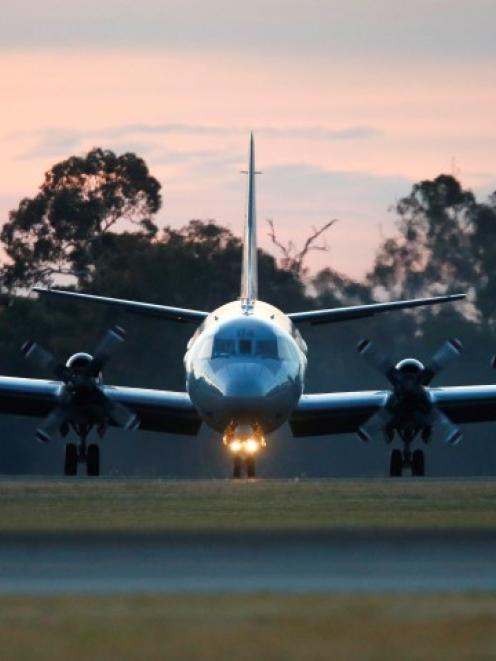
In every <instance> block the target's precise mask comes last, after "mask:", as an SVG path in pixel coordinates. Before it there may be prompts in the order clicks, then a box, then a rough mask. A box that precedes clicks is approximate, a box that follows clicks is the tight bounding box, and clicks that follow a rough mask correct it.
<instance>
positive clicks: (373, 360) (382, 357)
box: [357, 339, 395, 381]
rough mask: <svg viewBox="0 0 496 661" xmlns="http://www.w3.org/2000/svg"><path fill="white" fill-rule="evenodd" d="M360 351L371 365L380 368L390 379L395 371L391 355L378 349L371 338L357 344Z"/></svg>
mask: <svg viewBox="0 0 496 661" xmlns="http://www.w3.org/2000/svg"><path fill="white" fill-rule="evenodd" d="M357 350H358V353H359V354H360V355H361V356H362V357H363V358H365V360H366V361H367V362H368V364H369V365H371V366H372V367H375V369H377V370H379V372H381V374H384V376H386V377H387V378H388V379H389V380H390V381H391V379H392V376H393V374H394V372H395V367H394V364H393V362H392V360H391V356H390V355H389V354H387V353H386V352H384V351H381V350H380V349H378V348H377V347H376V346H375V345H374V344H373V343H372V342H371V341H370V340H367V339H364V340H360V342H359V343H358V344H357Z"/></svg>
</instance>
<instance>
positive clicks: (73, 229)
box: [0, 149, 161, 290]
mask: <svg viewBox="0 0 496 661" xmlns="http://www.w3.org/2000/svg"><path fill="white" fill-rule="evenodd" d="M160 205H161V197H160V183H159V182H158V181H157V180H156V179H155V178H154V177H152V176H151V175H150V173H149V171H148V167H147V165H146V163H145V162H144V161H143V159H141V158H139V157H138V156H136V155H135V154H132V153H127V154H123V155H122V156H116V154H114V153H113V152H112V151H109V150H102V149H93V150H91V151H90V152H89V153H88V154H86V155H85V156H82V157H79V156H72V157H71V158H68V159H67V160H65V161H62V162H60V163H57V164H56V165H54V166H53V167H52V168H51V170H49V171H48V172H47V173H46V175H45V180H44V182H43V184H42V185H41V187H40V190H39V193H38V194H37V195H36V196H35V197H33V198H24V199H23V200H21V202H20V204H19V206H18V208H17V209H15V210H13V211H11V212H10V215H9V220H8V222H7V223H5V225H4V226H3V228H2V231H1V233H0V239H1V240H2V242H3V244H4V247H5V252H6V253H7V255H8V257H9V258H10V263H8V264H7V265H5V266H4V267H3V269H2V282H3V285H4V286H5V287H6V288H7V289H9V290H11V289H12V288H14V287H29V286H32V285H34V284H40V283H43V284H48V283H50V282H51V281H52V278H53V276H54V275H55V274H62V275H72V276H75V277H76V278H77V280H78V281H79V283H83V282H85V281H86V280H87V279H88V276H89V272H90V270H91V268H92V265H93V262H94V258H95V254H96V251H97V250H98V243H99V242H100V241H101V239H102V237H105V236H107V235H109V234H110V233H112V232H115V231H116V229H117V228H120V229H123V228H126V227H129V226H130V225H137V226H138V232H139V233H141V234H143V235H145V236H148V237H153V236H154V235H155V234H156V232H157V227H156V226H155V224H154V223H153V221H152V219H151V218H152V216H153V215H154V214H155V213H156V212H157V211H158V210H159V208H160Z"/></svg>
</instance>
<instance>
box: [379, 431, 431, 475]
mask: <svg viewBox="0 0 496 661" xmlns="http://www.w3.org/2000/svg"><path fill="white" fill-rule="evenodd" d="M416 435H417V432H416V431H415V432H401V433H400V437H401V440H402V441H403V445H404V448H403V451H401V450H397V449H395V450H391V456H390V463H389V475H390V476H391V477H401V476H402V474H403V469H404V468H409V469H410V470H411V472H412V477H424V475H425V456H424V451H423V450H414V451H413V452H412V451H411V450H410V445H411V443H412V442H413V440H414V438H415V437H416ZM429 437H430V435H428V434H427V433H426V432H425V431H423V432H422V440H423V441H424V443H427V442H428V440H429ZM391 440H392V439H391Z"/></svg>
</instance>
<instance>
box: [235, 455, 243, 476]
mask: <svg viewBox="0 0 496 661" xmlns="http://www.w3.org/2000/svg"><path fill="white" fill-rule="evenodd" d="M241 468H242V463H241V457H240V456H239V455H235V456H234V457H233V478H234V479H235V480H239V478H240V477H241Z"/></svg>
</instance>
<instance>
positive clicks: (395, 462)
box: [389, 450, 403, 477]
mask: <svg viewBox="0 0 496 661" xmlns="http://www.w3.org/2000/svg"><path fill="white" fill-rule="evenodd" d="M402 473H403V456H402V454H401V452H400V450H392V451H391V459H390V462H389V475H390V476H391V477H401V475H402Z"/></svg>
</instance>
